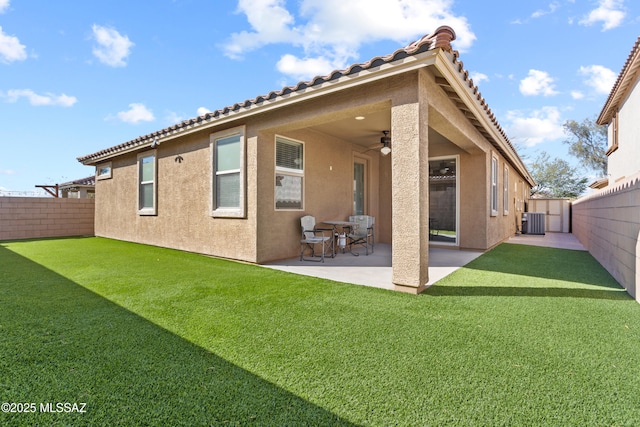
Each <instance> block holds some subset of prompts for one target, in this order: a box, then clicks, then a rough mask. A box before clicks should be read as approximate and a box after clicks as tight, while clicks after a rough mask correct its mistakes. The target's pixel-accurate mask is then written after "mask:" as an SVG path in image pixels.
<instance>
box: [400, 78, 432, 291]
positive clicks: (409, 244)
mask: <svg viewBox="0 0 640 427" xmlns="http://www.w3.org/2000/svg"><path fill="white" fill-rule="evenodd" d="M427 78H429V76H428V75H427V74H426V72H425V71H423V70H421V71H419V73H418V88H417V90H416V93H415V95H416V96H415V97H414V98H413V99H410V100H394V101H393V104H392V107H391V137H392V143H391V146H392V150H393V151H392V153H391V156H392V158H391V180H392V184H391V204H392V206H391V212H392V222H391V233H392V248H393V254H392V281H393V284H394V287H395V289H396V290H399V291H405V292H410V293H419V292H421V291H422V290H424V289H425V287H426V284H427V282H428V281H429V141H428V139H429V131H428V129H429V126H428V123H429V120H428V114H429V106H428V102H427V90H426V84H425V83H426V82H425V80H424V79H427Z"/></svg>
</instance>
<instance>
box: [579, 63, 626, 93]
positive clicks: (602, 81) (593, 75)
mask: <svg viewBox="0 0 640 427" xmlns="http://www.w3.org/2000/svg"><path fill="white" fill-rule="evenodd" d="M579 73H580V74H582V75H583V76H585V77H586V79H585V81H584V83H585V84H586V85H587V86H591V87H592V88H593V89H594V90H595V91H596V93H598V94H601V95H608V94H609V92H611V89H612V88H613V85H614V84H615V82H616V79H617V78H618V76H617V75H616V73H615V72H613V71H612V70H610V69H608V68H607V67H603V66H602V65H589V66H586V67H580V70H579Z"/></svg>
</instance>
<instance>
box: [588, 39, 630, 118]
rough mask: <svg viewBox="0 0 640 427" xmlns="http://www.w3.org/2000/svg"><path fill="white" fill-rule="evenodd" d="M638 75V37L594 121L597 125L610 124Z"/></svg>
mask: <svg viewBox="0 0 640 427" xmlns="http://www.w3.org/2000/svg"><path fill="white" fill-rule="evenodd" d="M638 75H640V37H638V39H637V40H636V43H635V44H634V45H633V48H632V49H631V53H629V56H628V57H627V60H626V61H625V63H624V66H623V67H622V71H620V74H619V75H618V78H617V80H616V82H615V83H614V85H613V88H612V89H611V92H610V93H609V97H608V98H607V101H606V102H605V103H604V107H602V111H601V112H600V115H599V116H598V120H597V121H596V122H597V123H598V124H599V125H605V124H608V123H610V122H611V118H612V117H613V116H614V115H615V113H616V110H617V109H618V107H619V106H620V105H619V104H620V102H621V101H622V100H623V99H624V98H626V94H627V89H630V88H631V85H632V84H633V83H634V82H635V77H637V76H638Z"/></svg>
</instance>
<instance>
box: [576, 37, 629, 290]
mask: <svg viewBox="0 0 640 427" xmlns="http://www.w3.org/2000/svg"><path fill="white" fill-rule="evenodd" d="M639 117H640V37H638V39H637V40H636V42H635V44H634V45H633V48H632V49H631V53H629V56H628V57H627V59H626V61H625V63H624V65H623V67H622V70H621V71H620V74H619V75H618V78H617V80H616V82H615V83H614V85H613V88H612V89H611V93H610V94H609V97H608V98H607V101H606V102H605V104H604V106H603V108H602V111H601V112H600V115H599V116H598V119H597V123H598V124H599V125H607V126H608V138H607V140H608V146H609V148H608V150H607V172H608V177H607V178H605V179H603V180H601V182H600V184H599V185H596V186H594V187H596V188H599V190H598V191H595V192H594V193H592V194H589V195H587V196H585V197H582V198H581V199H578V200H576V201H575V202H573V210H572V212H573V214H572V219H573V233H574V234H575V235H576V237H578V239H579V240H580V242H581V243H582V244H583V245H584V246H585V247H586V248H587V249H588V250H589V252H590V253H591V254H592V255H593V256H594V258H596V259H597V260H598V261H599V262H600V263H601V264H602V265H603V266H604V267H605V268H606V269H607V271H609V273H611V275H612V276H613V277H614V278H615V279H616V280H617V281H618V282H619V283H620V284H621V285H622V286H623V287H624V288H625V289H626V290H627V292H629V294H630V295H631V296H633V297H634V298H635V299H636V300H637V301H640V292H639V290H640V289H639V288H640V155H639V153H640V120H639V119H638V118H639Z"/></svg>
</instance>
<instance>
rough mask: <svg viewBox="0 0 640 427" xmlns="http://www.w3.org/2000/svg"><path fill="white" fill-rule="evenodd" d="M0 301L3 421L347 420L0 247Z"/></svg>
mask: <svg viewBox="0 0 640 427" xmlns="http://www.w3.org/2000/svg"><path fill="white" fill-rule="evenodd" d="M69 262H73V260H69ZM0 305H1V306H2V310H0V331H1V333H0V349H1V353H0V355H1V356H2V357H0V396H2V401H3V402H33V403H35V404H36V405H37V406H36V407H37V411H36V412H35V413H13V414H11V413H9V414H7V413H2V414H0V424H2V425H69V424H73V425H247V424H256V425H353V424H351V423H349V422H348V421H346V420H344V419H342V418H340V417H338V416H337V415H335V414H333V413H331V412H328V411H326V410H325V409H323V408H321V407H318V406H317V405H314V404H312V403H310V402H308V401H306V400H304V399H302V398H300V397H298V396H296V395H293V394H291V393H289V392H288V391H286V390H284V389H282V388H280V387H278V386H277V385H274V384H273V383H270V382H268V381H265V380H263V379H261V378H259V377H257V376H256V375H254V374H252V373H251V372H248V371H246V370H244V369H242V368H240V367H238V366H236V365H234V364H232V363H229V362H227V361H226V360H224V359H222V358H220V357H218V356H216V355H215V354H213V353H211V352H209V351H206V350H204V349H203V348H201V347H199V346H196V345H194V344H192V343H190V342H188V341H186V340H184V339H182V338H181V337H179V336H177V335H175V334H173V333H171V332H169V331H167V330H166V329H163V328H161V327H159V326H157V325H155V324H153V323H151V322H149V321H147V320H145V319H144V318H142V317H140V316H138V315H136V314H135V313H132V312H130V311H129V310H126V309H124V308H122V307H120V306H118V305H116V304H114V303H112V302H110V301H109V300H107V299H105V298H103V297H101V296H99V295H97V294H95V293H93V292H91V291H89V290H87V289H86V288H84V287H82V286H80V285H78V284H76V283H74V282H72V281H70V280H68V279H66V278H65V277H62V276H60V275H59V274H57V273H55V272H53V271H51V270H49V269H47V268H44V267H43V266H41V265H39V264H36V263H34V262H32V261H31V260H29V259H27V258H24V257H22V256H20V255H17V254H15V253H14V252H12V251H10V250H8V249H7V248H5V247H2V246H0ZM48 402H53V403H54V405H55V403H57V402H70V403H86V413H42V412H41V411H40V406H39V405H40V403H43V404H44V403H48Z"/></svg>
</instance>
